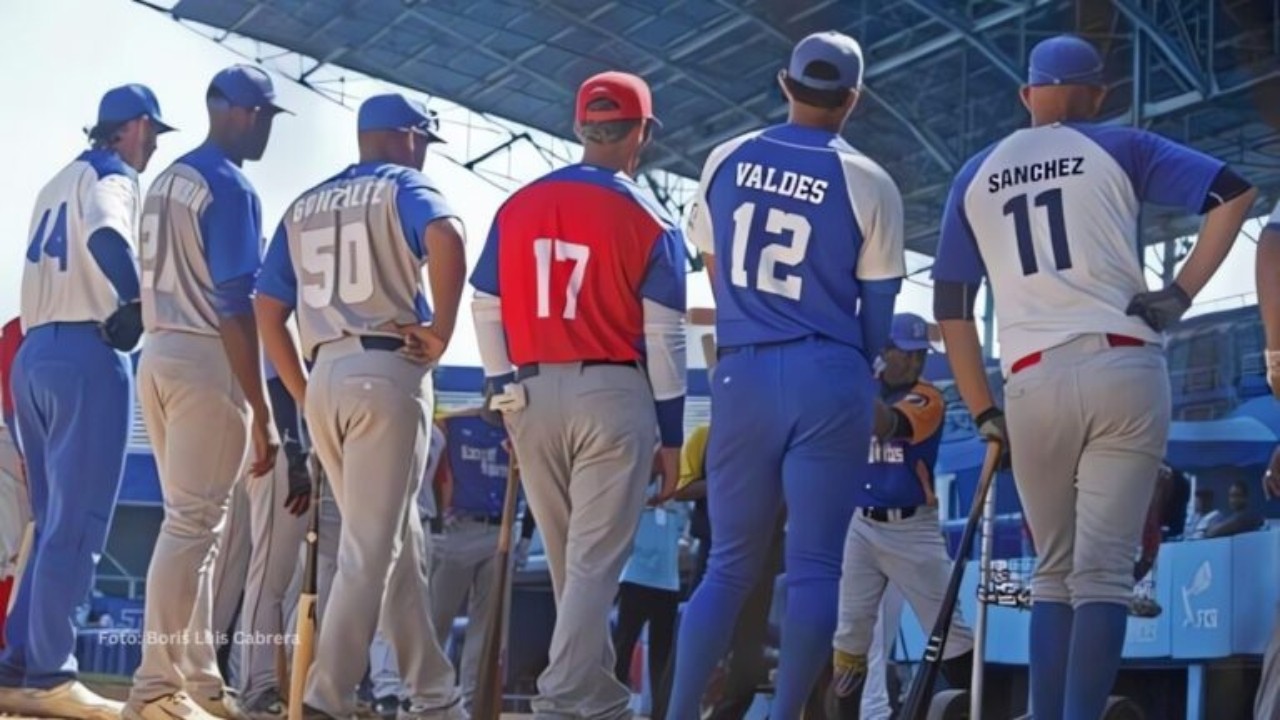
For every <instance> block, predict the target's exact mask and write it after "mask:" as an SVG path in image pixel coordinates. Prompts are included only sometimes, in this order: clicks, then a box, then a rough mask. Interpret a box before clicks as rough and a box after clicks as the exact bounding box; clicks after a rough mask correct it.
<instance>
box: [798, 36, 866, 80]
mask: <svg viewBox="0 0 1280 720" xmlns="http://www.w3.org/2000/svg"><path fill="white" fill-rule="evenodd" d="M817 63H824V64H825V65H819V64H817ZM831 68H834V71H833V70H832V69H831ZM833 72H834V74H833ZM787 76H788V77H790V78H791V79H792V80H794V81H796V82H798V83H800V84H801V85H804V86H805V87H808V88H812V89H814V90H857V89H858V88H860V87H862V46H860V45H858V41H857V40H854V39H853V38H851V37H849V36H848V35H843V34H841V33H838V32H835V31H834V30H828V31H826V32H818V33H814V34H812V35H810V36H808V37H806V38H805V39H803V40H801V41H800V42H798V43H796V46H795V48H794V49H793V50H792V51H791V64H790V65H789V66H788V67H787Z"/></svg>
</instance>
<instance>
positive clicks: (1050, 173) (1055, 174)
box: [987, 157, 1084, 193]
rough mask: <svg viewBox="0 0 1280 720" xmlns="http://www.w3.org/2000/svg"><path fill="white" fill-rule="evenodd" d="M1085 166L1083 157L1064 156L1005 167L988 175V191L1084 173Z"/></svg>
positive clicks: (998, 190) (994, 191)
mask: <svg viewBox="0 0 1280 720" xmlns="http://www.w3.org/2000/svg"><path fill="white" fill-rule="evenodd" d="M1083 166H1084V158H1082V157H1064V158H1055V159H1053V160H1045V161H1043V162H1038V163H1031V164H1030V165H1019V166H1017V167H1012V168H1005V169H1003V170H1001V171H999V172H993V173H991V174H990V175H989V176H987V192H990V193H998V192H1000V191H1001V190H1005V189H1007V188H1011V187H1015V186H1017V185H1023V184H1025V183H1029V182H1041V181H1043V180H1055V179H1057V178H1062V177H1069V176H1071V175H1083V174H1084V167H1083Z"/></svg>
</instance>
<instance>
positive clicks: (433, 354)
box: [396, 325, 448, 365]
mask: <svg viewBox="0 0 1280 720" xmlns="http://www.w3.org/2000/svg"><path fill="white" fill-rule="evenodd" d="M396 332H398V333H400V336H401V337H403V338H404V347H403V348H401V349H400V354H401V355H403V356H405V357H407V358H409V359H410V360H412V361H414V362H416V363H420V364H423V365H430V364H432V363H436V362H439V361H440V357H441V356H442V355H444V351H445V348H446V347H448V344H447V343H446V342H445V341H444V340H443V339H441V338H440V336H439V335H436V334H435V331H433V330H432V329H431V326H429V325H397V326H396Z"/></svg>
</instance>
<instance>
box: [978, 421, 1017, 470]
mask: <svg viewBox="0 0 1280 720" xmlns="http://www.w3.org/2000/svg"><path fill="white" fill-rule="evenodd" d="M973 424H974V426H975V427H977V428H978V437H980V438H982V439H984V440H986V441H988V442H998V443H1000V464H999V465H997V466H996V469H997V470H1008V469H1009V465H1010V460H1009V424H1008V421H1007V420H1005V417H1004V411H1003V410H1001V409H1000V408H998V407H996V406H995V405H992V406H991V407H989V408H987V409H986V410H983V411H982V412H981V413H979V414H978V416H977V417H975V418H974V419H973Z"/></svg>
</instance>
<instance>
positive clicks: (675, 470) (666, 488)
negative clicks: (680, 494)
mask: <svg viewBox="0 0 1280 720" xmlns="http://www.w3.org/2000/svg"><path fill="white" fill-rule="evenodd" d="M657 464H658V472H660V473H661V474H662V487H660V488H658V494H657V495H654V496H653V497H652V498H650V499H649V504H650V505H661V504H662V503H664V502H666V501H668V500H670V499H671V498H673V497H675V494H676V488H677V486H679V484H680V448H666V447H664V448H662V449H661V450H659V451H658V457H657Z"/></svg>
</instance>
